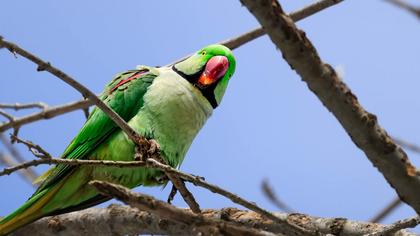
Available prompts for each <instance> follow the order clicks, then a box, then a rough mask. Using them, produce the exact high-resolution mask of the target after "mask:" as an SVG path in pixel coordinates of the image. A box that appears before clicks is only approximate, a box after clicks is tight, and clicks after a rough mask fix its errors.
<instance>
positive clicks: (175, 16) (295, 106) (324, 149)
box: [0, 0, 420, 222]
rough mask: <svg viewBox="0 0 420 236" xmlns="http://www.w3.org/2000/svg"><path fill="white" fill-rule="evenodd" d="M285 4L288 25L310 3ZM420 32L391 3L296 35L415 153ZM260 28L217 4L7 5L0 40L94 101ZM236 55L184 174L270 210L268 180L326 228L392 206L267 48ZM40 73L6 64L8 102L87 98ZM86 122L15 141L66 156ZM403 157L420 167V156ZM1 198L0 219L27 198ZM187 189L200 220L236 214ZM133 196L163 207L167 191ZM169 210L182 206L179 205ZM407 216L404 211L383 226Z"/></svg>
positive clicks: (363, 4)
mask: <svg viewBox="0 0 420 236" xmlns="http://www.w3.org/2000/svg"><path fill="white" fill-rule="evenodd" d="M282 2H284V8H285V10H286V11H293V10H297V9H300V8H301V7H303V6H305V5H307V4H309V3H311V2H312V1H303V0H300V1H282ZM411 2H413V3H414V2H415V1H411ZM419 24H420V22H419V21H418V20H417V19H416V18H415V17H414V16H413V15H411V14H409V13H408V12H406V11H403V10H401V9H399V8H396V7H394V6H392V5H390V4H387V3H385V2H384V1H345V2H344V3H341V4H339V5H338V6H335V7H333V8H330V9H328V10H325V11H323V12H321V13H319V14H316V15H315V16H312V17H309V18H307V19H305V20H303V21H301V22H299V23H298V26H299V27H300V28H301V29H303V30H304V31H305V32H306V33H307V36H308V37H309V39H311V41H312V42H313V43H314V45H315V46H316V48H317V49H318V51H319V53H320V55H321V57H322V59H323V60H324V61H326V62H328V63H330V64H331V65H333V66H334V67H339V68H341V69H340V70H343V71H344V80H345V82H346V83H347V84H348V85H349V86H350V88H351V89H352V91H353V92H354V93H355V94H356V95H357V96H358V98H359V101H360V102H361V104H362V105H363V106H364V107H365V108H366V109H367V110H369V111H370V112H373V113H374V114H376V115H377V116H378V118H379V122H380V124H381V125H383V127H384V128H385V129H386V130H387V131H389V133H390V134H392V135H394V136H396V137H400V138H404V139H406V140H409V141H412V142H417V143H420V138H419V133H420V125H419V122H418V121H419V120H420V97H419V96H420V95H419V92H418V88H419V86H420V82H419V80H418V78H419V76H420V67H419V63H418V62H419V52H420V44H419V43H418V42H420V29H419V26H420V25H419ZM257 25H258V23H257V22H256V20H255V18H254V17H253V16H252V15H251V14H249V12H248V11H247V10H246V8H244V7H242V6H241V4H240V2H239V1H223V0H218V1H194V0H189V1H138V0H135V1H134V0H132V1H118V2H117V1H81V0H79V1H65V2H64V1H59V2H58V1H53V0H49V1H22V0H16V1H7V2H3V3H2V10H1V13H0V35H2V36H4V37H5V38H6V39H8V40H10V41H13V42H16V43H17V44H19V45H21V46H22V47H23V48H25V49H27V50H29V51H31V52H33V53H35V54H37V55H39V56H40V57H41V58H43V59H45V60H48V61H50V62H52V63H53V64H54V65H56V66H57V67H59V68H61V69H62V70H63V71H65V72H67V73H68V74H70V75H71V76H73V77H74V78H76V79H77V80H79V81H80V82H81V83H83V84H84V85H86V86H88V87H89V88H91V89H92V90H93V91H94V92H96V93H99V92H100V91H101V90H102V88H103V86H104V84H105V83H107V81H109V80H110V79H111V78H112V76H113V75H114V74H116V73H118V72H121V71H124V70H127V69H131V68H134V67H135V66H136V65H138V64H145V65H151V66H153V65H165V64H167V63H169V62H172V61H173V60H175V59H177V58H180V57H183V56H185V55H187V54H189V53H191V52H193V51H195V50H197V49H199V48H201V47H203V46H205V45H207V44H211V43H215V42H218V41H221V40H224V39H226V38H230V37H233V36H236V35H238V34H240V33H243V32H245V31H247V30H249V29H252V28H254V27H256V26H257ZM234 54H235V56H236V58H237V70H236V74H235V75H234V77H233V79H232V80H231V83H230V85H229V88H228V91H227V93H226V95H225V97H224V101H223V103H222V105H221V106H220V107H219V108H218V109H217V110H216V111H215V112H214V114H213V116H212V117H211V118H210V120H209V121H208V122H207V124H206V125H205V127H204V128H203V129H202V131H201V132H200V134H199V135H198V137H197V138H196V139H195V141H194V143H193V145H192V147H191V149H190V151H189V153H188V156H187V158H186V160H185V161H184V164H183V166H182V168H181V169H182V170H183V171H185V172H189V173H194V174H197V175H200V176H204V177H206V180H208V181H209V182H211V183H215V184H218V185H220V186H222V187H225V188H227V189H229V190H231V191H233V192H235V193H238V194H239V195H241V196H243V197H245V198H247V199H249V200H252V201H255V202H257V203H258V204H260V205H261V206H263V207H265V208H267V209H270V210H276V208H275V207H274V206H273V205H272V204H271V203H270V202H269V201H268V200H267V199H266V198H265V197H264V195H263V194H262V192H261V188H260V185H261V181H262V180H263V179H265V178H266V179H268V180H269V181H270V183H271V184H272V186H273V187H274V189H275V190H276V191H277V193H278V195H279V196H280V197H281V199H282V200H283V201H285V202H287V203H288V204H289V205H290V206H291V207H293V208H294V209H295V210H297V211H298V212H303V213H308V214H311V215H316V216H323V217H333V216H334V217H335V216H337V217H347V218H351V219H357V220H367V219H369V218H370V217H371V216H373V215H374V214H375V213H376V212H377V211H378V210H380V209H382V207H384V206H385V205H386V204H387V203H388V202H389V201H391V200H392V199H393V198H394V197H395V196H396V195H395V192H394V191H393V190H392V189H391V188H390V187H389V185H388V184H387V183H386V181H385V180H384V178H383V177H382V175H381V174H380V173H379V172H378V171H377V170H376V169H375V168H374V167H373V166H372V164H371V163H370V162H369V161H368V160H367V158H366V157H365V156H364V154H363V153H362V152H361V151H360V150H359V149H358V148H357V147H356V146H355V145H354V144H353V143H352V142H351V140H350V139H349V137H348V135H347V134H346V132H345V131H344V130H343V129H342V127H341V126H340V125H339V123H338V122H337V121H336V119H335V118H334V117H333V116H332V114H331V113H329V112H328V111H327V110H326V109H325V108H324V107H323V106H322V104H321V103H320V102H319V101H318V99H317V98H316V96H314V95H313V94H312V93H311V92H310V91H309V90H308V89H307V86H306V84H305V83H303V82H302V81H301V79H300V78H299V77H298V76H297V75H296V73H295V72H294V71H292V70H291V69H290V68H289V66H288V65H287V63H286V62H285V61H284V60H283V59H282V57H281V55H280V53H279V52H278V51H277V50H276V49H275V46H274V45H273V44H272V43H271V41H270V40H269V39H268V38H267V37H262V38H260V39H258V40H256V41H253V42H251V43H249V44H247V45H245V46H243V47H241V48H239V49H237V50H235V51H234ZM35 68H36V67H35V66H34V65H33V64H32V63H31V62H28V61H27V60H26V59H23V58H20V57H19V58H18V59H15V58H14V57H13V55H11V54H10V53H8V52H7V51H6V50H1V51H0V81H1V84H2V86H1V90H0V91H1V92H0V102H33V101H43V102H46V103H48V104H50V105H57V104H61V103H65V102H70V101H73V100H76V99H79V98H80V95H79V94H78V93H77V92H76V91H75V90H73V89H72V88H70V87H69V86H67V85H66V84H64V83H63V82H61V81H60V80H58V79H56V78H54V77H52V76H51V75H49V74H48V73H45V72H43V73H38V72H36V70H35ZM17 114H19V115H23V114H25V112H22V113H17ZM84 120H85V118H84V116H83V113H82V112H81V111H76V112H73V113H70V114H67V115H64V116H60V117H57V118H54V119H51V120H49V121H42V122H38V123H34V124H30V125H27V126H25V127H23V128H22V129H21V131H20V136H21V137H22V138H25V139H29V140H32V141H34V142H36V143H38V144H40V145H42V146H43V147H44V148H46V149H47V150H49V151H50V152H51V153H52V154H54V155H55V156H59V155H60V153H61V152H62V151H63V150H64V148H65V147H66V145H67V144H68V143H69V141H70V140H71V139H72V138H73V137H74V135H76V133H77V132H78V130H79V128H80V127H81V125H82V124H83V122H84ZM0 149H3V147H0ZM19 149H20V150H21V152H22V153H23V154H24V155H25V157H26V158H28V159H31V158H33V157H32V156H31V154H30V153H29V152H27V150H26V149H25V148H23V147H20V146H19ZM409 155H410V158H411V160H412V161H413V162H414V163H416V164H419V163H420V161H419V160H420V156H418V155H416V154H414V153H409ZM45 169H46V166H44V167H40V168H38V169H37V171H38V173H41V171H43V170H45ZM0 189H1V194H0V215H5V214H7V213H9V212H10V211H12V210H13V209H15V208H16V207H18V206H19V205H20V204H22V203H23V202H24V201H25V200H26V199H27V198H28V197H29V196H30V195H31V193H32V192H33V188H32V187H31V186H30V185H29V184H28V183H26V182H24V181H23V180H22V179H21V178H20V177H19V176H18V175H17V174H12V175H11V176H7V177H0ZM190 189H191V190H192V192H193V193H194V195H195V196H196V198H197V200H198V202H199V203H200V205H201V206H202V207H204V208H221V207H226V206H234V204H233V203H231V202H229V201H228V200H226V199H224V198H223V197H220V196H217V195H215V194H211V193H209V192H208V191H207V190H203V189H200V188H196V187H194V186H191V187H190ZM136 191H141V192H145V193H150V194H152V195H153V196H155V197H157V198H159V199H166V197H167V194H168V191H169V188H166V189H164V190H163V191H162V190H161V189H160V188H138V189H136ZM419 197H420V196H419ZM175 204H176V205H177V206H181V207H184V206H185V204H184V203H183V201H182V200H181V199H180V197H179V196H178V197H177V199H176V201H175ZM412 215H414V212H413V211H412V210H411V209H410V208H409V207H406V206H403V207H400V208H398V210H397V211H396V212H395V213H394V214H392V215H391V216H390V217H388V218H387V219H386V222H390V221H394V220H396V219H400V218H404V217H409V216H412Z"/></svg>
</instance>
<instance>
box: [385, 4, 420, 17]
mask: <svg viewBox="0 0 420 236" xmlns="http://www.w3.org/2000/svg"><path fill="white" fill-rule="evenodd" d="M385 1H386V2H389V3H392V4H394V5H395V6H398V7H400V8H402V9H405V10H407V11H409V12H411V13H413V14H414V15H416V16H417V18H419V19H420V7H414V6H411V5H410V4H408V3H407V2H405V1H402V0H385Z"/></svg>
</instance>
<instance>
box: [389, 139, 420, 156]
mask: <svg viewBox="0 0 420 236" xmlns="http://www.w3.org/2000/svg"><path fill="white" fill-rule="evenodd" d="M392 139H393V140H394V141H395V143H397V144H398V145H400V146H402V147H403V148H407V149H408V150H410V151H412V152H417V153H420V147H419V146H418V145H416V144H414V143H410V142H407V141H405V140H403V139H400V138H396V137H392Z"/></svg>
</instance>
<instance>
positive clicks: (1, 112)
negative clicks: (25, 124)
mask: <svg viewBox="0 0 420 236" xmlns="http://www.w3.org/2000/svg"><path fill="white" fill-rule="evenodd" d="M0 115H2V116H4V117H6V118H7V119H8V120H9V121H10V122H13V120H14V117H13V116H12V115H10V114H9V113H7V112H5V111H4V110H3V109H0Z"/></svg>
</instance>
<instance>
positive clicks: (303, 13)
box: [0, 0, 342, 132]
mask: <svg viewBox="0 0 420 236" xmlns="http://www.w3.org/2000/svg"><path fill="white" fill-rule="evenodd" d="M341 1H342V0H322V1H319V2H316V3H314V4H311V5H309V6H307V7H304V8H303V9H301V10H298V11H296V12H292V13H291V14H290V16H291V17H292V19H294V20H296V21H299V20H301V19H304V18H306V17H308V16H311V15H313V14H315V13H317V12H319V11H321V10H323V9H325V8H328V7H330V6H333V5H335V4H337V3H339V2H341ZM264 34H265V32H264V30H262V28H258V29H254V30H251V31H249V32H246V33H244V34H242V35H239V36H237V37H234V38H232V39H228V40H223V41H221V42H220V44H224V45H225V46H227V47H229V48H230V49H232V50H233V49H236V48H238V47H240V46H242V45H244V44H246V43H247V42H250V41H252V40H254V39H256V38H258V37H260V36H262V35H264ZM0 38H1V36H0ZM1 47H2V45H1V43H0V48H1ZM185 58H186V57H184V58H182V59H179V60H176V62H178V61H181V60H183V59H185ZM174 63H175V62H174ZM174 63H171V64H170V65H172V64H174ZM93 104H94V103H93V102H91V101H89V100H81V101H77V102H72V103H70V104H64V105H60V106H55V107H52V108H50V109H46V110H45V111H43V112H39V113H35V114H32V115H28V116H25V117H22V118H15V121H14V122H8V123H4V124H0V132H2V131H5V130H7V129H9V128H16V127H21V126H23V125H25V124H28V123H32V122H35V121H38V120H41V119H49V118H53V117H55V116H58V115H62V114H65V113H68V112H71V111H74V110H78V109H85V108H87V107H89V106H92V105H93ZM85 115H87V113H86V110H85Z"/></svg>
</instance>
